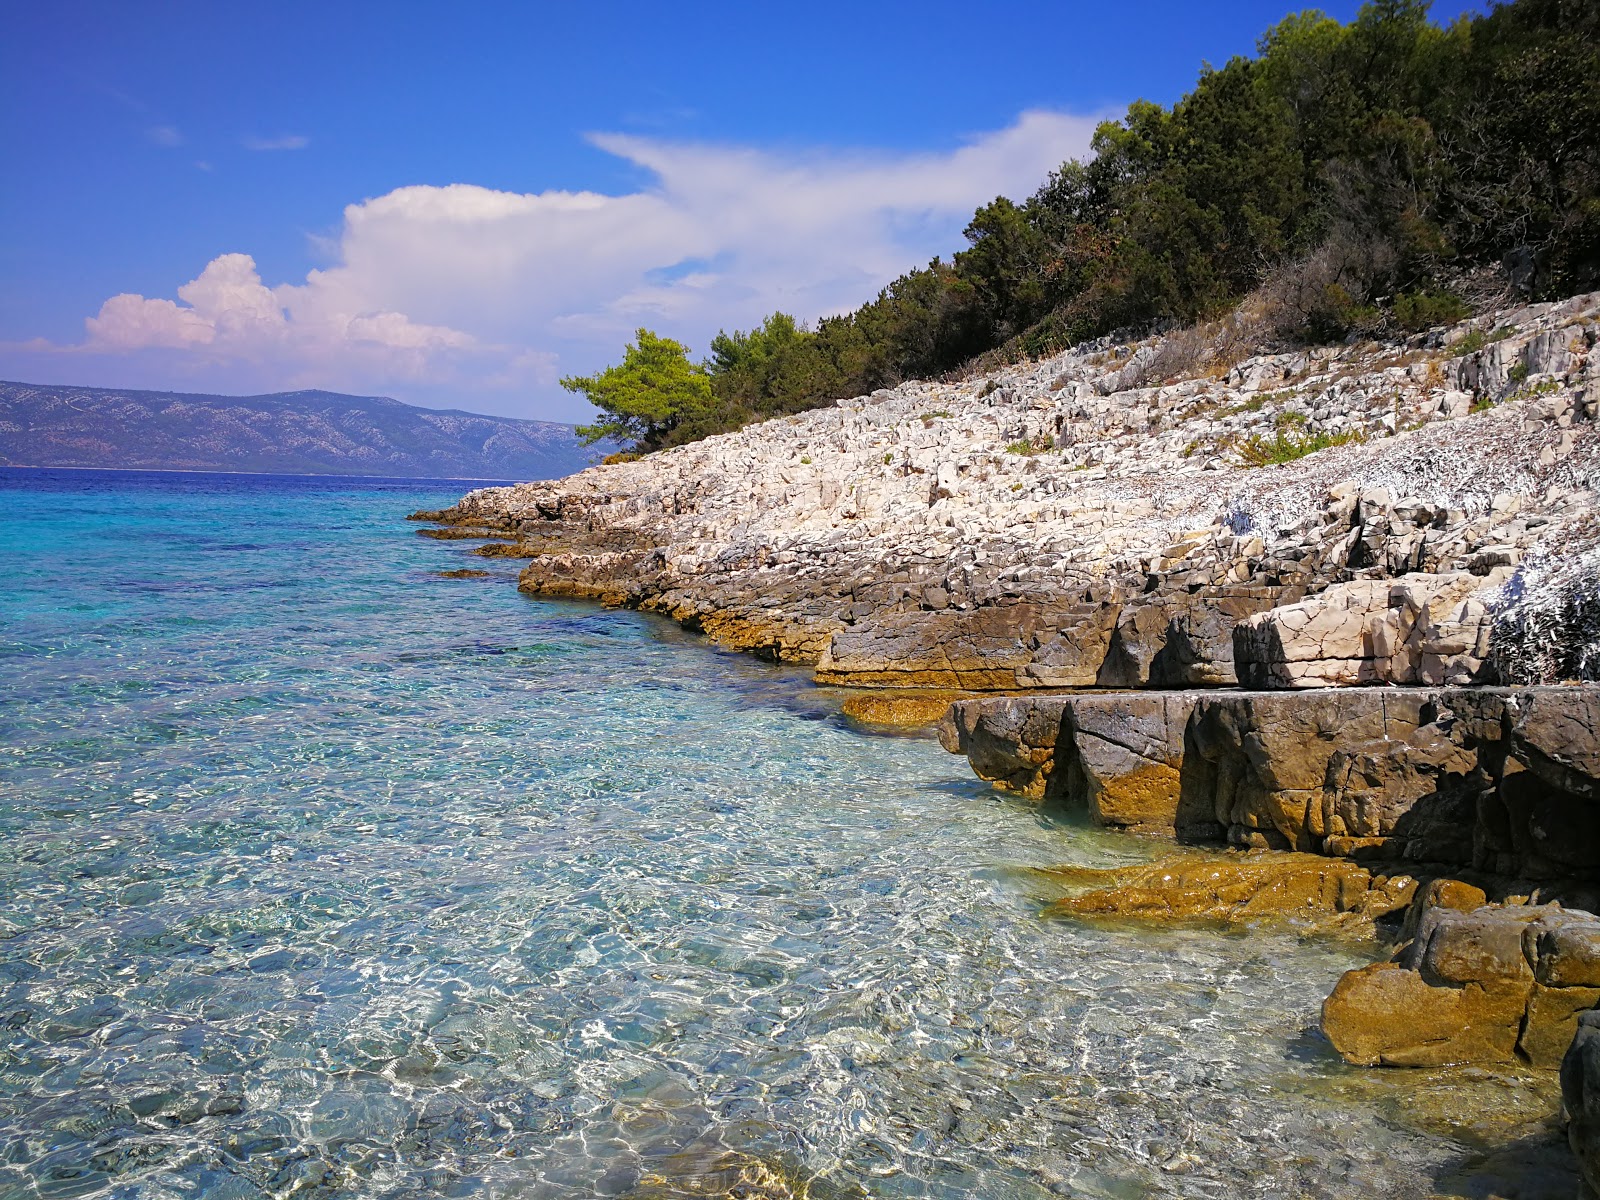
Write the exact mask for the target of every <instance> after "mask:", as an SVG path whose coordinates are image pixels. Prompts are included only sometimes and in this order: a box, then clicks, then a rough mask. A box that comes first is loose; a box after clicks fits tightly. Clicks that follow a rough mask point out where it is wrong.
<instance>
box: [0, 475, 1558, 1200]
mask: <svg viewBox="0 0 1600 1200" xmlns="http://www.w3.org/2000/svg"><path fill="white" fill-rule="evenodd" d="M54 480H55V482H54V483H50V484H49V485H48V486H47V485H46V483H44V482H41V481H40V480H39V479H38V478H34V479H32V480H31V481H30V482H29V483H28V484H27V486H21V485H19V484H18V483H17V482H16V474H15V473H13V474H11V475H4V476H3V478H0V482H5V481H9V483H8V485H7V486H9V487H10V489H11V490H9V491H8V492H7V496H8V499H9V500H10V501H11V503H12V520H11V522H10V523H9V524H8V525H7V526H6V527H5V528H4V529H3V531H0V539H3V544H4V547H5V550H6V561H7V563H8V564H10V567H11V569H10V570H9V571H8V577H7V579H6V580H4V581H3V583H0V588H3V589H4V590H3V592H0V595H3V598H4V604H3V606H0V688H3V689H4V695H5V696H6V698H7V703H6V704H5V705H4V706H3V708H0V751H3V752H0V1196H5V1197H8V1198H9V1197H13V1196H15V1197H24V1196H26V1197H79V1196H81V1197H95V1196H106V1197H110V1196H116V1197H141V1198H142V1197H177V1196H195V1195H203V1196H206V1197H219V1198H228V1200H233V1198H239V1200H245V1198H254V1197H268V1196H270V1197H280V1196H290V1195H295V1196H308V1197H309V1196H362V1197H385V1198H396V1200H398V1198H401V1197H435V1196H447V1197H455V1196H461V1197H468V1196H472V1197H477V1196H494V1197H513V1196H514V1197H522V1198H528V1200H534V1198H538V1200H543V1198H547V1197H548V1198H557V1197H587V1196H596V1195H601V1196H611V1195H617V1196H621V1195H629V1194H631V1195H635V1196H638V1197H644V1196H657V1197H663V1196H695V1195H709V1194H712V1193H713V1192H715V1191H717V1190H718V1189H720V1190H721V1192H722V1193H724V1194H729V1189H730V1188H733V1187H735V1186H737V1187H742V1188H744V1189H746V1191H745V1194H752V1195H754V1194H767V1195H777V1194H781V1193H780V1191H779V1190H778V1189H779V1187H780V1183H779V1182H778V1181H781V1180H788V1181H791V1183H793V1182H794V1181H799V1180H809V1181H811V1182H810V1187H811V1189H812V1190H811V1194H812V1195H814V1196H860V1195H871V1196H878V1197H958V1196H969V1195H977V1196H984V1197H1018V1198H1024V1197H1026V1198H1032V1197H1042V1196H1048V1195H1072V1196H1086V1197H1129V1196H1140V1197H1142V1196H1189V1197H1232V1196H1249V1195H1260V1196H1280V1195H1303V1196H1328V1197H1333V1196H1352V1195H1392V1196H1405V1195H1424V1194H1427V1193H1428V1192H1429V1191H1431V1190H1432V1186H1433V1183H1432V1181H1433V1180H1434V1179H1435V1178H1436V1177H1437V1176H1438V1175H1439V1173H1440V1172H1441V1171H1444V1170H1446V1169H1447V1168H1449V1167H1450V1166H1451V1164H1453V1163H1455V1162H1456V1161H1457V1160H1459V1158H1460V1157H1461V1154H1462V1153H1463V1147H1462V1146H1460V1145H1458V1144H1456V1143H1454V1142H1452V1141H1450V1140H1448V1139H1446V1138H1444V1137H1443V1136H1440V1135H1438V1134H1429V1133H1424V1132H1421V1131H1419V1129H1418V1128H1417V1127H1416V1126H1414V1125H1411V1124H1407V1123H1405V1122H1403V1121H1399V1120H1396V1119H1395V1108H1394V1104H1393V1095H1394V1093H1395V1092H1396V1091H1397V1090H1398V1088H1399V1086H1400V1085H1384V1086H1385V1087H1388V1089H1389V1090H1388V1091H1385V1090H1383V1087H1377V1086H1374V1085H1371V1084H1369V1083H1367V1082H1366V1080H1367V1079H1369V1078H1370V1076H1368V1077H1361V1078H1360V1079H1358V1078H1357V1073H1353V1072H1350V1071H1349V1070H1347V1069H1346V1068H1344V1067H1343V1066H1341V1065H1340V1064H1338V1063H1337V1062H1336V1061H1334V1060H1333V1059H1332V1057H1331V1056H1330V1055H1329V1054H1328V1053H1327V1052H1326V1050H1325V1049H1324V1048H1323V1047H1321V1045H1320V1042H1319V1041H1318V1040H1317V1039H1316V1038H1315V1037H1314V1036H1313V1037H1311V1038H1307V1036H1306V1033H1305V1031H1306V1030H1307V1028H1308V1027H1309V1026H1311V1025H1312V1024H1314V1021H1315V1015H1316V1007H1317V1003H1318V1000H1319V999H1320V997H1321V996H1322V995H1323V994H1325V992H1326V991H1327V990H1328V988H1329V986H1331V983H1332V981H1333V980H1334V979H1335V978H1337V976H1338V974H1339V973H1340V972H1341V971H1343V970H1344V969H1346V968H1347V967H1349V966H1351V965H1353V964H1355V963H1357V962H1359V961H1361V960H1362V956H1363V953H1364V951H1363V950H1362V949H1361V948H1359V947H1354V948H1353V947H1349V946H1344V945H1338V944H1332V943H1326V942H1318V941H1315V940H1310V941H1307V940H1300V939H1297V938H1295V937H1294V936H1293V935H1292V934H1290V933H1269V932H1259V931H1258V932H1256V933H1252V934H1250V935H1248V936H1223V935H1218V934H1215V933H1203V932H1192V931H1191V932H1185V931H1143V932H1139V931H1131V930H1127V929H1114V928H1103V927H1083V926H1075V925H1071V924H1067V923H1049V924H1046V923H1043V922H1041V921H1040V920H1039V919H1038V918H1037V916H1036V914H1037V910H1038V900H1039V897H1037V896H1035V895H1034V894H1033V891H1032V889H1033V886H1034V885H1033V884H1032V882H1031V877H1030V876H1029V875H1028V874H1027V872H1026V871H1025V870H1023V869H1022V868H1026V867H1029V866H1035V865H1047V864H1051V863H1057V862H1062V861H1074V862H1081V863H1090V864H1109V863H1113V862H1120V861H1127V860H1129V859H1131V858H1137V857H1139V856H1140V855H1142V854H1144V853H1146V852H1147V848H1146V846H1145V845H1144V844H1143V843H1140V842H1138V841H1135V840H1132V839H1127V838H1116V837H1112V836H1109V835H1105V834H1101V833H1098V832H1095V831H1092V830H1087V829H1082V828H1074V827H1071V826H1064V825H1060V824H1056V823H1054V822H1051V821H1048V820H1041V819H1040V818H1038V817H1036V816H1034V815H1033V814H1032V813H1030V812H1027V811H1026V810H1023V809H1020V808H1018V807H1016V806H1014V805H1012V804H1010V803H1008V802H1007V801H1005V800H1003V799H1001V798H999V797H997V796H995V795H993V794H991V793H989V792H988V791H987V790H986V789H984V788H982V787H981V786H979V785H978V784H976V783H975V782H974V781H972V780H971V779H969V778H968V777H967V776H966V774H965V771H964V767H963V764H961V763H959V762H958V761H957V760H954V759H951V758H949V757H947V756H945V755H944V754H943V753H942V752H941V751H939V750H938V748H937V747H936V746H935V745H933V744H931V743H930V742H928V741H927V740H926V739H916V738H874V737H867V736H864V735H862V734H860V733H859V732H857V731H855V730H853V729H852V728H850V727H849V726H848V725H847V724H846V723H845V722H843V721H841V720H840V719H839V718H838V717H837V714H836V702H835V698H834V697H831V696H830V695H828V694H827V693H824V692H819V691H817V690H816V689H811V688H809V687H807V686H806V685H805V684H804V682H803V680H802V679H800V678H799V677H798V676H797V675H796V674H795V673H793V672H787V671H783V670H780V669H777V668H773V667H769V666H765V665H762V664H758V663H754V662H751V661H749V660H746V659H742V658H737V657H732V656H728V655H724V654H719V653H716V652H714V651H712V650H709V649H708V648H706V647H705V646H704V645H703V644H700V643H698V642H696V641H694V640H693V639H690V638H687V637H685V636H684V635H682V634H680V633H678V632H676V631H675V630H673V629H671V628H669V627H667V626H665V625H663V624H661V623H659V622H657V621H654V620H652V619H650V618H646V617H642V616H639V615H635V614H627V613H617V612H602V611H598V610H594V609H590V608H584V607H578V606H572V605H564V604H557V603H547V602H532V601H529V600H527V599H525V598H522V597H519V596H517V595H516V593H515V591H514V589H513V588H512V586H511V582H510V581H511V579H512V578H513V575H512V571H513V568H491V569H492V570H493V571H494V577H493V578H491V579H487V580H479V581H473V582H472V583H471V584H470V585H468V586H462V584H461V583H460V582H458V581H444V580H440V579H438V578H437V577H435V576H434V575H433V572H435V571H437V570H439V569H441V568H443V567H447V566H453V565H455V564H456V561H457V560H458V559H460V560H462V561H469V560H466V559H464V557H463V556H464V555H465V550H464V549H463V548H461V547H457V546H453V545H447V544H446V545H441V544H438V543H433V542H424V541H423V540H422V539H418V538H416V537H414V536H412V535H411V532H410V530H409V529H407V528H406V527H405V526H404V525H403V524H401V523H400V522H398V521H397V520H395V517H396V515H397V514H398V513H400V512H403V511H405V510H406V509H408V508H413V507H436V506H438V505H440V504H442V503H446V502H448V500H449V498H450V495H451V493H449V492H446V491H429V490H428V489H427V488H426V486H422V487H418V486H416V485H412V487H411V488H410V489H409V490H396V489H395V488H394V487H393V486H390V487H387V488H368V487H363V486H357V485H350V484H342V485H340V484H334V483H324V484H318V485H315V486H306V485H300V484H285V483H282V482H280V483H278V484H276V485H273V484H272V483H270V481H259V480H255V481H252V480H244V481H242V482H238V481H236V482H235V483H233V484H229V483H226V482H221V483H219V482H216V481H210V482H208V483H207V484H206V485H205V486H204V487H203V488H201V489H199V490H195V489H193V488H190V489H187V490H186V489H185V488H184V487H183V486H180V485H179V484H177V483H174V482H171V481H163V480H161V479H159V478H154V477H144V478H135V479H123V480H120V481H118V480H103V479H102V480H94V481H91V482H88V483H85V482H84V481H83V480H82V478H81V477H73V476H68V475H60V476H56V477H54ZM1419 1078H1422V1077H1421V1076H1413V1077H1412V1080H1411V1083H1414V1082H1415V1080H1417V1079H1419ZM1410 1085H1411V1084H1409V1083H1408V1085H1406V1086H1410ZM1495 1086H1496V1087H1499V1088H1500V1091H1501V1092H1504V1090H1505V1089H1504V1087H1503V1086H1501V1085H1495ZM1463 1095H1465V1093H1463ZM1463 1103H1467V1101H1465V1100H1464V1101H1463ZM1530 1103H1531V1101H1530ZM762 1187H764V1188H766V1189H767V1190H766V1191H765V1192H759V1191H753V1190H751V1189H758V1188H762Z"/></svg>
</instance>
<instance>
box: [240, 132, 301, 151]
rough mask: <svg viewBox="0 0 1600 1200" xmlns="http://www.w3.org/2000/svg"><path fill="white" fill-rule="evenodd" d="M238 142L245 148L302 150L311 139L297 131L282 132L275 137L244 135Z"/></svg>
mask: <svg viewBox="0 0 1600 1200" xmlns="http://www.w3.org/2000/svg"><path fill="white" fill-rule="evenodd" d="M239 144H240V145H241V146H243V147H244V148H245V149H246V150H304V149H305V148H306V147H307V146H309V145H310V144H311V139H310V138H308V137H303V136H302V135H300V134H298V133H282V134H279V135H278V136H277V137H269V138H264V137H245V138H240V139H239Z"/></svg>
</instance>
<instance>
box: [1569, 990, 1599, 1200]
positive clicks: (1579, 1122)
mask: <svg viewBox="0 0 1600 1200" xmlns="http://www.w3.org/2000/svg"><path fill="white" fill-rule="evenodd" d="M1561 1101H1562V1104H1563V1106H1564V1107H1565V1108H1566V1110H1567V1141H1568V1143H1569V1144H1570V1145H1571V1146H1572V1152H1573V1154H1575V1155H1576V1156H1577V1159H1578V1168H1579V1170H1581V1171H1582V1172H1583V1178H1584V1180H1585V1182H1587V1183H1588V1185H1589V1186H1590V1187H1591V1188H1593V1189H1595V1190H1596V1191H1600V1012H1597V1011H1590V1012H1586V1013H1583V1014H1581V1015H1580V1016H1579V1017H1578V1018H1577V1032H1576V1033H1575V1034H1574V1036H1573V1038H1572V1044H1571V1046H1570V1047H1569V1048H1568V1050H1567V1052H1566V1056H1565V1057H1564V1058H1562V1060H1561Z"/></svg>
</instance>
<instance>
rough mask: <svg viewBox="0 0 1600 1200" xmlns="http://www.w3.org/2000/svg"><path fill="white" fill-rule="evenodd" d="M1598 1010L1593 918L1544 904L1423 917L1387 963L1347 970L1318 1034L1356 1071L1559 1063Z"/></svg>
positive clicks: (1599, 960) (1438, 911)
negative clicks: (1588, 1014) (1582, 1019)
mask: <svg viewBox="0 0 1600 1200" xmlns="http://www.w3.org/2000/svg"><path fill="white" fill-rule="evenodd" d="M1597 1003H1600V918H1596V917H1594V916H1593V915H1591V914H1589V913H1587V912H1579V911H1573V910H1567V909H1563V908H1561V907H1560V906H1559V905H1556V904H1544V905H1501V904H1491V905H1484V906H1482V907H1478V908H1474V909H1472V910H1471V911H1465V912H1463V911H1458V910H1455V909H1451V908H1445V907H1438V906H1435V907H1430V908H1428V909H1427V910H1426V912H1425V913H1424V914H1423V915H1422V917H1421V918H1420V920H1419V921H1418V922H1417V924H1416V934H1415V937H1413V938H1412V939H1411V940H1410V941H1408V942H1406V943H1405V944H1404V945H1403V946H1402V947H1401V949H1400V950H1399V951H1398V952H1397V953H1396V955H1395V957H1394V958H1393V959H1392V960H1390V961H1388V962H1382V963H1374V964H1372V965H1371V966H1368V967H1361V968H1359V969H1357V970H1354V971H1349V972H1347V973H1346V974H1345V975H1344V977H1343V978H1342V979H1340V980H1339V983H1338V984H1337V985H1336V986H1335V987H1334V989H1333V992H1332V994H1331V995H1329V997H1328V998H1327V1000H1326V1001H1325V1002H1324V1003H1323V1006H1322V1030H1323V1032H1324V1033H1325V1034H1326V1035H1327V1036H1328V1040H1329V1041H1331V1042H1332V1043H1333V1045H1334V1048H1335V1049H1337V1050H1338V1051H1339V1053H1340V1054H1341V1055H1343V1056H1344V1057H1345V1059H1346V1060H1348V1061H1350V1062H1352V1063H1356V1064H1358V1065H1361V1066H1401V1067H1437V1066H1452V1065H1458V1064H1462V1063H1495V1062H1511V1061H1522V1062H1526V1063H1529V1064H1531V1065H1533V1066H1537V1067H1553V1066H1556V1065H1557V1064H1559V1063H1560V1062H1561V1059H1562V1055H1563V1054H1565V1053H1566V1051H1567V1048H1568V1046H1569V1045H1570V1044H1571V1042H1572V1040H1573V1034H1574V1032H1575V1030H1576V1029H1577V1024H1578V1014H1580V1013H1582V1012H1584V1011H1587V1010H1588V1009H1591V1008H1593V1007H1594V1006H1595V1005H1596V1004H1597Z"/></svg>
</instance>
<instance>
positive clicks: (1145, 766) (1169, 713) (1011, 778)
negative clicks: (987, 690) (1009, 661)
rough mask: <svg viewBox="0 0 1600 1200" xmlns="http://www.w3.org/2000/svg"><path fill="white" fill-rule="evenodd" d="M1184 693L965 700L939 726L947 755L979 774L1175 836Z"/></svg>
mask: <svg viewBox="0 0 1600 1200" xmlns="http://www.w3.org/2000/svg"><path fill="white" fill-rule="evenodd" d="M1191 707H1192V700H1191V699H1190V697H1188V696H1187V695H1185V694H1182V693H1163V692H1143V693H1140V692H1123V693H1115V694H1110V695H1087V696H1072V697H1065V696H1050V697H1038V698H1031V697H1016V698H1010V699H1007V700H1004V701H998V700H983V701H962V702H960V703H957V704H955V705H953V706H952V707H951V709H950V712H949V713H948V714H947V716H946V718H945V720H944V721H943V722H942V723H941V725H940V739H941V741H942V743H943V744H944V747H945V748H946V749H947V750H950V751H951V752H952V753H956V754H965V755H967V756H968V758H969V759H970V760H971V762H972V765H973V769H974V770H975V771H976V772H977V774H978V776H979V777H980V778H983V779H987V780H989V781H991V782H993V783H996V784H998V785H1000V786H1002V787H1005V788H1007V789H1009V790H1012V791H1016V792H1020V793H1021V794H1023V795H1024V796H1027V797H1029V798H1032V799H1036V800H1045V801H1049V802H1052V803H1060V804H1064V805H1066V806H1068V807H1071V808H1074V809H1082V810H1084V811H1086V812H1087V813H1088V814H1089V816H1090V817H1091V818H1092V819H1093V820H1095V821H1096V822H1098V823H1099V824H1102V825H1111V826H1116V827H1119V828H1131V829H1140V830H1167V831H1170V830H1173V829H1174V828H1176V827H1177V826H1178V825H1179V824H1180V820H1179V815H1178V799H1179V772H1178V764H1179V763H1180V762H1181V761H1182V759H1183V731H1184V727H1185V724H1186V723H1187V721H1188V718H1189V711H1190V708H1191Z"/></svg>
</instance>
